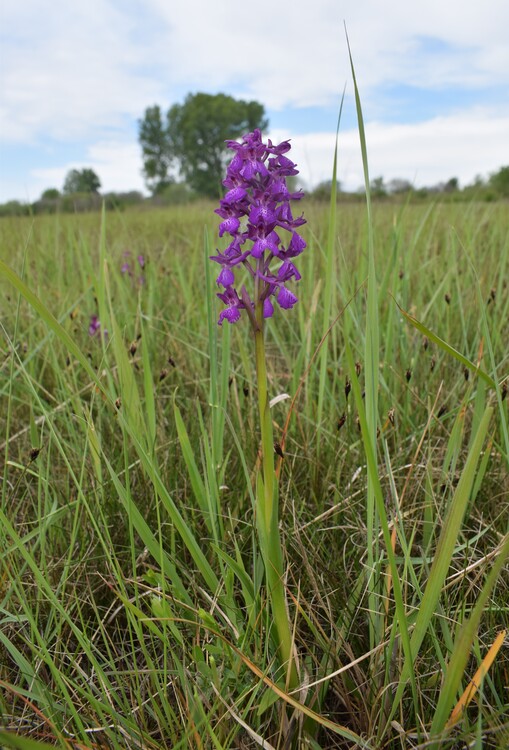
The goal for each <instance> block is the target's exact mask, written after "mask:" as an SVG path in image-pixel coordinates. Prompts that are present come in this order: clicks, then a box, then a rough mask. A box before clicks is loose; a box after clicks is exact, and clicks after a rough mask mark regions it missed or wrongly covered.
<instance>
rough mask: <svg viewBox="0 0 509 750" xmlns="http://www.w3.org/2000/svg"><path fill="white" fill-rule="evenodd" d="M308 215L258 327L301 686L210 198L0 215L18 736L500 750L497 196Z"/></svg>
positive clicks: (10, 641)
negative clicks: (259, 498) (269, 581)
mask: <svg viewBox="0 0 509 750" xmlns="http://www.w3.org/2000/svg"><path fill="white" fill-rule="evenodd" d="M300 208H302V209H303V210H304V211H305V215H306V218H307V222H308V223H307V225H306V226H305V227H304V235H305V237H306V240H307V242H308V248H307V249H306V251H305V253H304V254H303V255H302V256H301V257H300V258H299V259H298V266H299V270H300V272H301V274H302V280H301V281H300V282H299V284H298V287H297V293H298V296H299V300H300V301H299V303H298V305H297V306H296V307H295V308H294V309H293V310H291V311H285V312H283V311H281V310H278V311H277V312H276V314H275V315H274V318H273V319H272V320H271V321H270V323H269V325H268V330H267V351H268V376H269V391H270V397H271V398H273V399H275V403H274V404H273V406H272V409H271V414H272V421H273V426H274V437H275V440H276V441H277V442H278V444H279V445H278V446H277V451H278V454H281V453H282V454H283V455H284V458H282V459H281V457H280V455H278V456H276V458H277V470H278V475H279V488H280V489H279V501H280V518H281V525H280V526H281V528H280V533H281V539H282V543H283V549H284V555H285V561H284V562H285V570H286V578H285V587H286V596H287V603H288V615H289V619H290V622H291V625H292V632H293V638H294V646H295V659H296V662H295V664H296V669H297V672H298V677H299V687H298V689H295V690H290V689H289V688H288V685H289V683H288V682H287V681H286V680H287V677H288V673H289V672H288V671H286V670H285V665H282V664H281V660H280V658H279V656H278V652H277V648H276V646H275V643H274V628H273V627H272V625H273V621H272V614H271V607H270V601H269V600H270V597H269V599H268V593H267V589H266V585H265V583H264V569H263V563H262V559H261V555H260V547H259V540H258V535H257V533H256V524H255V521H254V515H253V514H254V510H253V509H254V506H255V483H256V475H257V467H258V464H259V460H260V455H259V453H260V433H259V424H258V412H257V400H256V387H255V360H254V350H253V341H252V334H251V332H250V330H249V327H248V324H247V321H246V320H243V321H241V322H239V323H238V324H236V325H235V326H228V325H227V324H225V325H223V326H222V327H221V328H219V327H218V326H217V325H216V320H217V317H218V314H219V303H218V302H217V300H216V299H215V282H214V278H215V273H216V271H217V269H216V268H212V264H211V263H210V262H208V261H207V257H208V255H210V254H212V253H213V251H214V250H215V248H216V247H217V246H218V245H217V243H218V240H217V224H218V220H217V217H215V216H214V214H213V209H214V206H213V205H212V204H211V205H208V204H203V205H193V206H190V207H179V208H175V209H167V210H164V211H163V210H161V211H158V210H151V211H134V210H133V211H131V212H126V213H119V214H114V213H111V214H107V215H106V216H103V217H101V216H100V215H99V214H88V215H79V216H75V217H72V216H56V217H36V218H35V219H34V220H30V219H28V218H26V219H3V220H2V221H1V222H0V261H2V262H3V265H2V266H0V325H1V336H0V346H1V349H0V358H1V359H0V448H1V454H2V464H3V468H2V475H1V484H0V491H1V506H0V685H1V688H2V690H1V691H0V716H1V720H0V730H2V731H3V733H2V731H0V741H1V742H3V746H4V747H13V748H17V747H19V748H22V749H23V748H25V750H30V748H36V747H39V746H41V747H42V746H43V745H42V744H41V745H39V743H47V745H48V746H49V745H51V746H56V747H59V748H67V749H68V750H75V749H77V748H101V750H102V749H106V748H112V749H115V750H121V749H125V748H146V749H147V750H156V749H160V748H187V747H192V748H204V749H208V748H215V749H216V750H218V749H219V748H251V747H252V748H255V747H263V748H266V749H267V750H270V748H280V749H281V750H282V749H283V748H290V747H298V748H301V747H302V748H305V747H309V748H325V749H327V748H334V747H338V748H347V747H348V748H353V747H366V748H372V749H373V750H374V749H375V748H417V747H433V748H438V747H440V748H451V749H452V748H463V747H467V746H468V747H475V748H479V749H480V748H497V749H498V750H503V749H505V748H506V747H507V746H508V745H509V658H508V649H507V635H504V627H507V623H508V621H509V616H508V611H509V578H508V576H507V558H508V553H509V536H508V531H509V513H508V491H509V474H508V466H509V420H508V401H509V399H508V398H506V394H507V389H508V375H509V362H508V355H509V292H508V289H507V280H508V279H509V211H508V206H507V204H505V205H504V204H501V203H493V204H475V203H473V204H457V205H454V204H448V205H441V204H440V203H435V204H431V203H430V204H429V205H422V204H421V205H419V206H413V205H403V204H402V205H397V204H394V205H387V204H383V205H378V204H374V206H373V212H372V216H371V218H369V216H367V213H366V208H365V207H362V206H358V205H349V206H347V207H342V206H341V204H339V205H338V208H337V212H334V211H330V210H329V209H328V207H324V206H320V205H311V204H308V205H306V201H303V202H302V204H301V206H300ZM334 220H335V222H336V224H335V225H334ZM370 246H372V248H373V254H370V251H369V248H370ZM139 255H142V256H143V264H144V267H143V268H142V267H141V265H140V263H139V261H138V259H137V257H138V256H139ZM125 263H129V264H130V269H129V270H130V271H131V275H130V274H129V273H127V272H126V271H125V269H124V272H122V266H123V264H125ZM9 269H10V270H9ZM141 277H143V278H141ZM92 316H97V319H98V321H99V322H100V328H98V329H97V330H96V332H95V334H94V335H90V332H89V325H90V323H91V318H92ZM96 327H97V326H96ZM106 331H107V333H106ZM277 397H279V399H278V398H277ZM504 637H505V646H504V645H503V640H504ZM489 659H491V660H492V663H491V666H490V665H489V661H488V660H489ZM480 666H482V667H483V668H484V670H485V671H486V670H488V672H487V674H486V676H485V677H484V679H477V680H476V686H477V688H478V689H477V691H474V690H472V688H471V689H470V693H469V695H468V696H467V697H466V698H465V699H463V702H462V703H460V705H459V706H458V705H457V704H458V701H459V700H460V697H461V695H462V693H463V691H464V690H465V689H466V688H467V687H468V686H469V682H470V680H471V678H473V677H474V674H475V673H476V670H477V669H478V668H479V667H480ZM488 667H489V669H488ZM466 704H468V706H466V707H465V709H464V710H461V706H463V705H466ZM455 707H456V709H455ZM7 733H9V734H7ZM13 735H16V737H14V736H13ZM35 741H38V743H37V744H34V742H35Z"/></svg>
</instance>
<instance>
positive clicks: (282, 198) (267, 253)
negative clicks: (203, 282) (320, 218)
mask: <svg viewBox="0 0 509 750" xmlns="http://www.w3.org/2000/svg"><path fill="white" fill-rule="evenodd" d="M227 145H228V148H230V149H231V150H232V151H234V152H235V154H234V156H233V159H232V161H231V162H230V164H229V166H228V168H227V172H226V179H225V180H223V185H224V186H225V187H226V188H228V190H227V192H226V195H225V196H224V198H222V200H221V201H220V206H219V208H217V209H216V211H215V213H217V214H218V215H219V216H220V217H221V218H222V219H223V221H222V222H221V223H220V225H219V236H220V237H222V236H223V235H225V234H227V235H229V236H230V237H231V242H230V244H229V245H228V247H227V248H226V250H225V251H224V252H220V251H219V250H218V251H217V255H213V256H211V260H213V261H215V262H216V263H219V264H220V265H221V271H220V273H219V276H218V277H217V283H218V285H219V286H221V287H223V288H224V291H222V292H219V293H218V295H217V296H218V297H219V299H220V300H221V301H222V302H224V304H225V305H226V307H225V308H224V310H222V311H221V314H220V316H219V320H218V323H219V324H220V325H221V324H222V323H223V320H227V321H228V322H229V323H236V322H237V321H238V320H239V319H240V311H241V310H242V309H245V310H246V312H247V313H248V315H249V318H250V320H251V323H252V324H253V325H254V326H255V327H256V322H255V309H256V307H257V305H262V310H263V317H264V318H270V317H272V315H273V313H274V304H273V299H275V300H276V302H277V304H278V305H279V307H281V308H283V309H285V310H287V309H289V308H291V307H293V306H294V305H295V303H296V302H297V301H298V300H297V297H296V295H295V293H294V292H293V291H292V290H291V289H290V288H289V286H288V283H289V282H292V281H298V280H299V279H300V278H301V276H300V273H299V271H298V270H297V268H296V267H295V266H294V264H293V262H292V261H293V259H294V258H296V257H297V256H298V255H300V253H301V252H302V251H303V250H304V248H305V247H306V242H305V241H304V240H303V238H302V237H301V236H300V235H299V233H298V232H297V231H296V230H297V228H298V227H300V226H302V225H303V224H305V223H306V222H305V219H304V218H303V216H299V217H297V218H294V217H293V214H292V210H291V207H290V202H291V201H296V200H300V199H301V198H302V197H303V195H304V194H303V192H302V191H301V190H299V191H298V192H294V193H291V192H290V191H289V190H288V187H287V184H286V178H287V177H291V176H293V175H296V174H298V170H297V169H296V165H295V164H294V163H293V162H292V161H290V159H288V158H287V157H286V156H285V154H286V153H287V152H288V151H289V150H290V148H291V147H290V143H289V141H283V142H282V143H280V144H279V145H277V146H275V145H274V144H273V143H272V141H271V140H270V139H269V140H268V142H267V143H266V144H265V143H264V142H263V141H262V137H261V133H260V131H259V130H254V131H253V132H252V133H249V134H247V135H245V136H244V137H243V139H242V143H238V142H237V141H227ZM238 266H242V267H244V268H245V269H247V271H248V273H249V274H250V275H251V277H252V278H253V280H254V295H253V297H250V296H249V294H248V292H247V290H246V288H245V287H244V286H242V288H241V289H240V293H239V291H238V289H237V288H236V286H235V281H236V280H235V272H236V270H237V267H238Z"/></svg>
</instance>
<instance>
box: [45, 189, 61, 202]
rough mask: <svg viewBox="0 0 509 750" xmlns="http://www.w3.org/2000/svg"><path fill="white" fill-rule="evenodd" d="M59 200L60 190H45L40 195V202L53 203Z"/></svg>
mask: <svg viewBox="0 0 509 750" xmlns="http://www.w3.org/2000/svg"><path fill="white" fill-rule="evenodd" d="M58 198H60V190H57V188H47V189H46V190H45V191H44V192H43V194H42V195H41V200H42V201H55V200H57V199H58Z"/></svg>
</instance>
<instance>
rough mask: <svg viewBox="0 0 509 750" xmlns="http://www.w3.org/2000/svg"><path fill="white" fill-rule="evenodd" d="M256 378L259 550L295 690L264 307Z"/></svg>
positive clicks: (260, 314)
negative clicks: (259, 450)
mask: <svg viewBox="0 0 509 750" xmlns="http://www.w3.org/2000/svg"><path fill="white" fill-rule="evenodd" d="M255 315H256V328H255V349H256V376H257V385H258V407H259V411H260V429H261V436H262V474H261V477H260V480H261V481H259V482H258V487H257V493H256V498H257V508H256V518H257V525H258V535H259V539H260V549H261V552H262V557H263V561H264V565H265V575H266V580H267V589H268V596H269V599H270V603H271V608H272V616H273V618H274V624H275V626H276V633H275V635H276V640H277V646H278V650H279V654H280V657H281V660H282V662H283V664H285V665H286V667H288V665H290V669H289V673H288V685H289V688H290V689H294V688H296V687H297V686H298V684H299V679H298V674H297V669H296V666H295V662H294V659H293V638H292V631H291V627H290V622H289V620H288V614H287V610H286V592H285V587H284V580H283V579H284V567H283V551H282V548H281V539H280V536H279V508H278V486H277V481H276V473H275V466H274V438H273V431H272V418H271V415H270V404H269V395H268V388H267V366H266V359H265V341H264V325H263V324H264V320H263V303H261V302H258V303H257V305H256V310H255Z"/></svg>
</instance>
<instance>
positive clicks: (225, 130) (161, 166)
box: [139, 93, 268, 197]
mask: <svg viewBox="0 0 509 750" xmlns="http://www.w3.org/2000/svg"><path fill="white" fill-rule="evenodd" d="M267 127H268V120H267V118H266V117H265V109H264V107H263V105H262V104H259V103H258V102H256V101H249V102H248V101H244V100H237V99H234V98H233V97H231V96H228V95H226V94H215V95H212V94H203V93H198V94H189V95H188V96H187V97H186V99H185V101H184V103H183V104H174V105H173V106H172V107H171V108H170V109H169V110H168V112H167V115H166V123H163V118H162V115H161V109H160V107H159V106H158V105H155V106H153V107H149V108H148V109H147V110H145V116H144V118H143V120H140V122H139V140H140V144H141V147H142V151H143V172H144V174H145V179H146V182H147V187H149V189H150V190H151V191H152V192H153V193H155V194H157V193H158V192H161V191H164V189H165V187H166V186H167V185H168V184H171V182H173V179H172V175H171V170H172V169H175V170H177V171H178V172H180V174H181V175H182V177H183V178H184V180H185V181H186V182H187V184H188V185H189V187H190V188H191V189H192V190H194V191H195V192H196V193H198V194H199V195H205V196H210V197H216V196H217V195H218V194H219V193H220V192H221V180H222V178H223V174H224V170H225V166H226V163H227V161H228V159H229V158H230V157H231V154H230V156H229V155H228V151H227V149H226V145H225V140H236V139H238V138H240V136H242V135H244V134H245V133H247V132H249V131H252V130H254V129H255V128H259V129H260V130H266V129H267Z"/></svg>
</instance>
